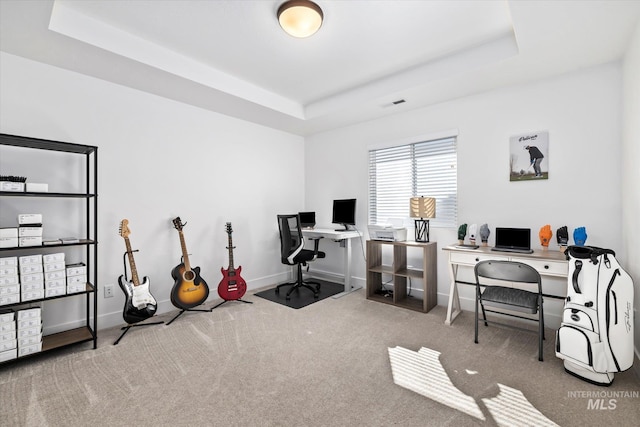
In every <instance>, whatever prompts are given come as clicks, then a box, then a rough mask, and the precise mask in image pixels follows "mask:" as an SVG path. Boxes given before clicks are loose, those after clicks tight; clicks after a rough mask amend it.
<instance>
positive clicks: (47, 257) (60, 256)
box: [42, 252, 64, 264]
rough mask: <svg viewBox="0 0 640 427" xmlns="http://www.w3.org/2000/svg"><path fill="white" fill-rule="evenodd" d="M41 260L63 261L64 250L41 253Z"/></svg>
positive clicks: (46, 261)
mask: <svg viewBox="0 0 640 427" xmlns="http://www.w3.org/2000/svg"><path fill="white" fill-rule="evenodd" d="M42 262H43V263H45V264H48V263H50V262H64V252H59V253H55V254H48V255H43V256H42Z"/></svg>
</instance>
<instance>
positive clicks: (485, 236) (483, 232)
mask: <svg viewBox="0 0 640 427" xmlns="http://www.w3.org/2000/svg"><path fill="white" fill-rule="evenodd" d="M489 234H491V231H489V226H488V225H487V224H482V225H481V226H480V240H482V246H487V244H488V243H487V242H488V241H489Z"/></svg>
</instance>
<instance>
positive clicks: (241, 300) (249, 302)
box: [209, 298, 253, 311]
mask: <svg viewBox="0 0 640 427" xmlns="http://www.w3.org/2000/svg"><path fill="white" fill-rule="evenodd" d="M229 301H240V302H243V303H245V304H253V301H245V300H243V299H240V298H238V299H226V300H224V301H222V302H221V303H220V304H218V305H216V306H214V307H212V308H211V310H209V311H213V309H215V308H218V307H220V306H221V305H222V304H224V303H225V302H229Z"/></svg>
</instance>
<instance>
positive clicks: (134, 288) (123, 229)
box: [118, 219, 158, 323]
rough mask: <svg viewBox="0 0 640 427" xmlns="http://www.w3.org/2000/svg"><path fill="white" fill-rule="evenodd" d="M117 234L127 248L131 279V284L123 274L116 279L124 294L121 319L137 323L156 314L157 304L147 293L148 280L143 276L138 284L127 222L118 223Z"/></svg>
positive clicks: (149, 293)
mask: <svg viewBox="0 0 640 427" xmlns="http://www.w3.org/2000/svg"><path fill="white" fill-rule="evenodd" d="M119 232H120V236H122V237H123V238H124V243H125V245H126V247H127V256H128V258H129V267H131V279H132V280H131V282H129V281H128V280H127V279H126V278H125V276H124V274H123V275H122V276H120V277H119V278H118V284H119V285H120V288H121V289H122V292H124V295H125V299H126V301H125V303H124V310H123V311H122V317H124V320H125V322H127V323H137V322H140V321H142V320H145V319H148V318H149V317H152V316H153V315H154V314H155V313H156V310H157V308H158V303H157V302H156V299H155V298H154V297H153V295H151V292H150V291H149V278H148V277H146V276H145V277H144V279H143V281H142V283H140V280H139V279H138V270H137V269H136V262H135V260H134V259H133V251H132V250H131V243H130V242H129V234H131V231H130V230H129V220H127V219H123V220H122V221H121V222H120V229H119Z"/></svg>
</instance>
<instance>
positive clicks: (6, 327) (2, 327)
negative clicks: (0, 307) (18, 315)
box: [0, 321, 16, 334]
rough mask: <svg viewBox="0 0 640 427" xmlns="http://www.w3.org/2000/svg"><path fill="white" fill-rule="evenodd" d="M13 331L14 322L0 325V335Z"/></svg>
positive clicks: (14, 327) (14, 328)
mask: <svg viewBox="0 0 640 427" xmlns="http://www.w3.org/2000/svg"><path fill="white" fill-rule="evenodd" d="M15 330H16V322H15V321H11V322H4V323H0V334H3V333H5V332H11V331H14V332H15Z"/></svg>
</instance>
